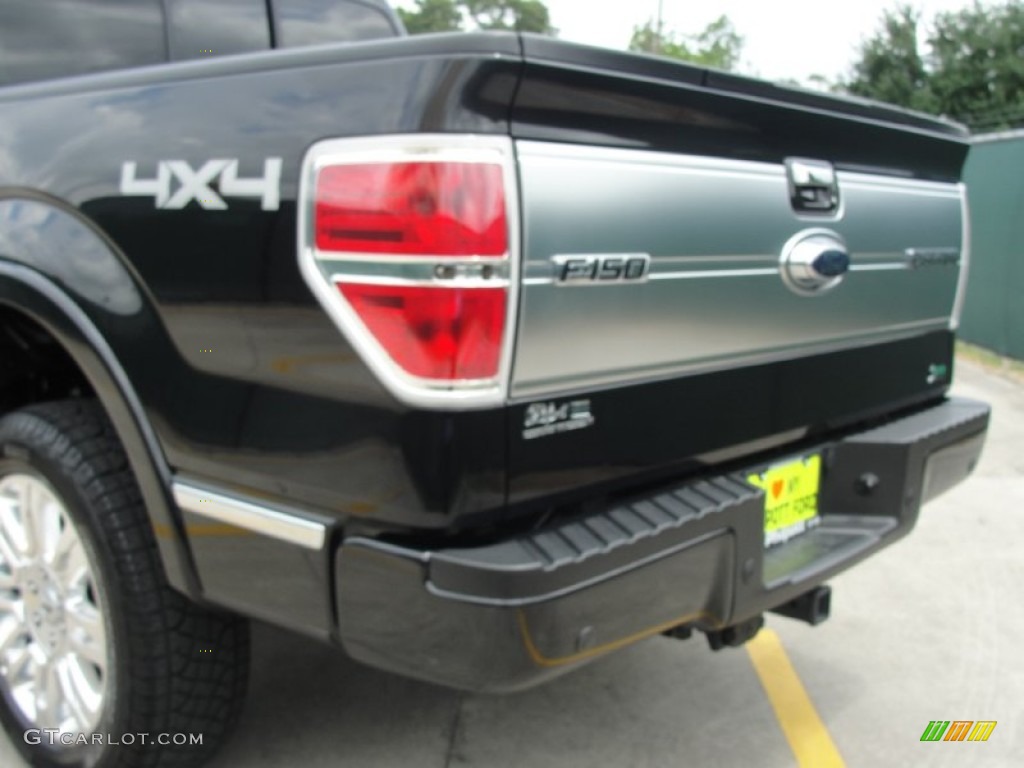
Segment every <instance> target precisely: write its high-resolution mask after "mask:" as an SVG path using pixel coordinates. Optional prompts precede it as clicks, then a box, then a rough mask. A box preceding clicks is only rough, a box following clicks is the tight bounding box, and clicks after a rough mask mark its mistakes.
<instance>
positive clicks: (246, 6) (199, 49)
mask: <svg viewBox="0 0 1024 768" xmlns="http://www.w3.org/2000/svg"><path fill="white" fill-rule="evenodd" d="M166 6H167V23H168V25H169V27H170V34H169V38H170V41H171V58H172V59H174V60H176V61H178V60H181V59H203V58H209V57H211V56H224V55H227V54H230V53H245V52H247V51H267V50H270V22H269V21H268V20H267V3H266V0H167V1H166Z"/></svg>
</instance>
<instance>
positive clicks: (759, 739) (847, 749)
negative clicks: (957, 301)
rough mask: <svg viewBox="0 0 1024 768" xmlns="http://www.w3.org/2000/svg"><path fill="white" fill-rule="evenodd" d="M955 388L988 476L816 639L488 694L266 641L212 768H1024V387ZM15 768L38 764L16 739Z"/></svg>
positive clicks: (859, 583) (646, 663) (992, 380)
mask: <svg viewBox="0 0 1024 768" xmlns="http://www.w3.org/2000/svg"><path fill="white" fill-rule="evenodd" d="M955 391H956V392H957V393H959V394H962V395H966V396H970V397H976V398H978V399H981V400H985V401H987V402H989V403H991V404H992V406H993V408H994V416H993V422H992V426H991V430H990V435H989V441H988V444H987V447H986V451H985V454H984V457H983V459H982V462H981V464H980V465H979V467H978V469H977V472H976V474H975V475H974V476H973V477H972V478H971V479H970V480H969V481H968V482H967V483H966V484H963V485H961V486H959V487H957V488H956V489H954V490H953V491H950V492H949V493H947V494H946V495H945V496H943V497H941V498H939V499H938V500H936V501H933V502H932V503H930V504H929V505H927V506H926V507H925V509H924V510H923V512H922V516H921V519H920V522H919V523H918V526H917V529H916V530H915V531H914V532H913V533H912V534H911V535H910V536H909V537H908V538H907V539H904V540H903V541H901V542H898V543H897V544H895V545H893V546H892V547H890V548H888V549H886V550H885V551H883V552H882V553H880V554H878V555H876V556H875V557H873V558H871V559H869V560H868V561H866V562H864V563H862V564H861V565H860V566H858V567H856V568H854V569H853V570H851V571H849V572H847V573H845V574H843V575H841V576H839V577H838V578H836V579H834V580H833V581H832V582H831V584H832V587H833V597H832V617H831V619H829V620H828V621H827V622H825V623H824V624H822V625H821V626H819V627H815V628H811V627H808V626H806V625H804V624H801V623H798V622H794V621H791V620H788V619H784V618H781V617H776V616H769V617H768V624H767V626H768V628H769V629H770V630H771V633H769V634H765V635H764V637H762V638H759V640H758V641H756V642H757V643H758V645H756V646H755V647H754V648H753V649H743V648H741V649H727V650H725V651H721V652H719V653H712V652H711V651H710V650H709V649H708V648H707V645H706V643H705V642H704V640H703V637H702V636H700V635H695V636H694V638H693V639H691V640H688V641H678V640H671V639H668V638H662V637H658V638H654V639H651V640H646V641H643V642H640V643H638V644H636V645H633V646H631V647H629V648H627V649H625V650H622V651H619V652H616V653H613V654H611V655H610V656H607V657H605V658H603V659H600V660H598V661H596V662H594V663H592V664H591V665H589V666H588V667H586V668H584V669H582V670H580V671H577V672H574V673H571V674H569V675H567V676H565V677H563V678H561V679H559V680H557V681H555V682H553V683H550V684H548V685H546V686H544V687H541V688H538V689H535V690H532V691H529V692H526V693H521V694H517V695H511V696H480V695H466V694H460V693H456V692H453V691H448V690H445V689H442V688H438V687H435V686H431V685H426V684H423V683H417V682H413V681H408V680H404V679H401V678H398V677H394V676H391V675H387V674H385V673H382V672H377V671H374V670H371V669H367V668H365V667H362V666H360V665H358V664H356V663H354V662H352V661H349V660H348V659H346V658H345V657H344V656H343V655H342V654H341V653H340V652H338V651H336V650H333V649H331V648H328V647H325V646H322V645H320V644H318V643H316V642H314V641H311V640H307V639H303V638H299V637H294V636H292V635H290V634H288V633H286V632H284V631H281V630H277V629H271V628H268V627H265V626H262V625H259V626H257V627H256V629H255V633H254V662H253V671H252V678H251V689H250V697H249V703H248V705H247V707H246V710H245V713H244V715H243V718H242V722H241V724H240V727H239V729H238V732H237V733H236V734H235V736H234V738H233V739H232V741H231V742H230V743H229V744H228V745H227V747H226V748H225V749H224V751H223V752H222V753H221V754H220V756H219V757H218V758H217V760H216V761H215V763H214V766H215V768H229V767H230V768H293V766H305V767H307V768H319V767H321V766H352V767H353V768H384V767H385V766H387V767H388V768H391V767H393V766H412V767H414V768H432V767H435V766H436V768H446V767H447V766H473V767H479V768H513V767H516V768H518V767H519V766H529V767H530V768H546V767H548V766H550V768H584V767H586V768H591V767H593V766H599V767H600V768H607V767H614V768H619V767H620V766H621V767H623V768H626V767H630V768H633V767H636V768H642V767H650V768H668V767H669V766H690V765H692V766H710V765H720V766H758V767H759V768H760V767H765V768H774V767H775V766H779V767H782V766H786V767H787V768H788V767H789V766H795V765H800V766H801V768H804V767H805V766H806V768H821V766H824V765H848V766H872V768H874V767H875V766H901V767H902V766H936V767H937V768H943V767H950V766H958V767H959V766H985V768H995V767H997V766H1018V765H1022V764H1024V760H1022V758H1021V756H1020V753H1021V749H1022V747H1024V651H1022V648H1021V644H1022V642H1024V557H1022V549H1024V384H1021V383H1019V382H1015V381H1012V380H1010V379H1006V378H1001V377H999V376H996V375H992V374H989V373H986V372H984V371H983V370H982V369H980V368H978V367H976V366H974V365H973V364H969V363H964V362H962V363H961V364H960V365H959V367H958V371H957V383H956V386H955ZM776 638H777V639H778V640H779V641H780V642H779V643H778V644H777V645H776V644H775V639H776ZM933 720H942V721H947V720H948V721H957V720H972V721H979V720H988V721H996V722H997V725H996V727H995V729H994V731H992V733H991V736H990V738H989V740H988V741H987V742H983V743H982V742H970V741H965V742H944V741H939V742H922V741H921V736H922V734H923V732H924V731H925V729H926V728H927V726H928V724H929V722H930V721H933ZM837 761H838V762H837ZM0 765H3V766H19V768H20V766H22V765H23V764H22V763H21V762H20V761H18V759H17V758H16V757H15V756H14V753H13V751H12V748H11V746H10V744H9V743H8V742H7V741H6V740H3V739H2V737H0Z"/></svg>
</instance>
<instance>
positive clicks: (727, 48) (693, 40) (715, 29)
mask: <svg viewBox="0 0 1024 768" xmlns="http://www.w3.org/2000/svg"><path fill="white" fill-rule="evenodd" d="M629 50H631V51H643V52H646V53H656V54H659V55H661V56H670V57H672V58H674V59H682V60H683V61H689V62H692V63H694V64H699V65H701V66H704V67H714V68H716V69H726V70H732V69H735V68H736V65H737V64H739V62H740V56H741V55H742V53H743V37H742V36H741V35H740V34H739V33H737V32H736V28H735V27H733V25H732V21H730V20H729V17H728V16H719V17H718V18H717V19H715V20H714V21H713V22H711V23H710V24H708V25H707V26H706V27H705V28H704V30H703V31H702V32H700V33H699V34H696V35H678V34H676V33H675V32H671V31H669V32H665V31H664V30H663V29H659V28H658V25H657V24H656V23H655V22H654V21H653V20H650V21H648V22H647V23H646V24H644V25H643V26H640V27H635V28H634V29H633V39H632V40H631V41H630V43H629Z"/></svg>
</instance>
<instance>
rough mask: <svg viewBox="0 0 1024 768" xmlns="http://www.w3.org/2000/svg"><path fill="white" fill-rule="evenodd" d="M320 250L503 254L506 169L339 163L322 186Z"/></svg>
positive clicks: (505, 245) (325, 175) (327, 173)
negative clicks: (503, 174)
mask: <svg viewBox="0 0 1024 768" xmlns="http://www.w3.org/2000/svg"><path fill="white" fill-rule="evenodd" d="M315 215H316V247H317V248H318V249H320V250H321V251H335V252H348V253H371V254H396V255H410V256H445V257H451V256H504V255H505V254H506V253H507V252H508V234H507V233H508V222H507V216H506V211H505V188H504V186H503V181H502V167H501V166H500V165H496V164H488V163H462V162H429V163H424V162H408V163H362V164H351V165H348V164H346V165H336V166H330V167H327V168H324V169H322V170H321V171H320V173H319V176H318V178H317V185H316V214H315Z"/></svg>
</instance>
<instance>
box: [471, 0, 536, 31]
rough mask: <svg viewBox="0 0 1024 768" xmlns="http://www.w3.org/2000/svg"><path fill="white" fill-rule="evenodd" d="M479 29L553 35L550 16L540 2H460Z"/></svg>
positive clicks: (522, 0) (524, 0)
mask: <svg viewBox="0 0 1024 768" xmlns="http://www.w3.org/2000/svg"><path fill="white" fill-rule="evenodd" d="M460 4H461V5H463V6H464V7H465V9H466V12H467V13H468V14H469V15H470V17H471V18H472V19H473V21H475V22H476V25H477V27H479V28H480V29H514V30H517V31H519V32H539V33H540V34H543V35H553V34H555V28H554V27H552V26H551V14H550V12H549V11H548V7H547V6H546V5H544V3H543V2H541V0H461V3H460Z"/></svg>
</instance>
